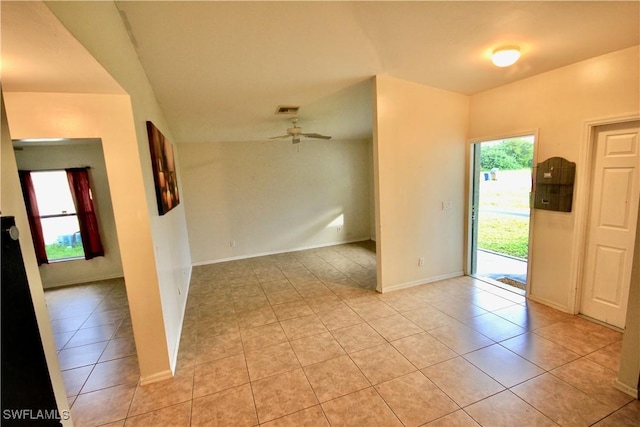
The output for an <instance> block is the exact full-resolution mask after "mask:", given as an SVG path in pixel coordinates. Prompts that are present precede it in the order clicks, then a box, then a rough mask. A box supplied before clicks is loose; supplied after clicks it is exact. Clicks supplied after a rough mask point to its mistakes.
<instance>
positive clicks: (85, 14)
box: [47, 2, 191, 380]
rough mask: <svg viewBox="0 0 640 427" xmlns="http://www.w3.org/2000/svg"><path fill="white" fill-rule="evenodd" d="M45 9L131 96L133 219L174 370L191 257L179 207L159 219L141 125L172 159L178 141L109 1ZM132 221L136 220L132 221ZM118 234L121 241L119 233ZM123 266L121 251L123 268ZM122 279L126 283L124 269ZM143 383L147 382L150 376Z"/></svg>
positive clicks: (51, 5) (59, 4)
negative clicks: (139, 193)
mask: <svg viewBox="0 0 640 427" xmlns="http://www.w3.org/2000/svg"><path fill="white" fill-rule="evenodd" d="M47 7H49V8H50V9H51V11H52V12H53V13H54V14H55V15H56V16H57V18H58V19H59V20H60V21H61V22H62V24H63V25H64V26H65V27H66V28H67V29H68V30H69V31H70V32H71V33H72V34H73V36H74V37H76V39H78V41H80V43H82V44H83V45H84V46H85V47H86V48H87V50H88V51H89V52H90V53H91V54H92V55H93V56H94V57H95V58H96V60H98V62H99V63H100V64H101V65H102V66H103V67H104V68H105V70H106V71H107V72H109V74H111V75H112V76H113V78H114V79H115V80H116V81H117V82H118V83H119V84H120V86H122V88H123V89H124V90H125V91H126V92H127V93H128V94H129V96H130V99H131V107H132V111H133V118H134V125H135V132H136V141H135V143H134V144H135V148H136V150H137V153H136V158H137V159H138V164H137V167H138V168H139V169H140V171H141V173H142V179H143V182H144V200H145V202H146V211H144V212H142V211H141V212H138V213H137V216H138V217H140V218H144V219H145V221H146V220H148V221H149V224H150V231H151V237H152V248H153V250H154V257H155V263H154V266H153V273H155V275H156V277H157V287H158V289H159V292H160V295H161V302H162V307H161V308H162V312H163V319H164V327H165V329H166V340H167V346H168V348H169V354H170V357H171V368H172V369H173V368H175V359H176V357H177V351H178V342H179V339H180V332H181V327H182V317H183V315H184V308H185V305H186V300H187V294H188V288H189V280H190V275H191V255H190V252H189V242H188V235H187V227H186V220H185V212H184V203H181V204H180V205H178V206H177V207H175V208H174V209H173V210H171V211H170V212H168V213H167V214H165V215H163V216H159V215H158V212H157V207H156V206H157V205H156V201H155V190H154V183H153V171H152V168H151V158H150V154H149V143H148V138H147V131H146V121H147V120H150V121H152V122H153V123H154V124H155V125H156V127H158V129H159V130H160V131H161V132H162V133H163V134H164V136H165V137H167V138H168V139H169V140H170V141H171V142H173V143H174V154H176V156H177V153H176V151H177V150H175V143H176V142H177V141H175V140H174V139H173V137H172V134H171V131H170V129H169V126H168V124H167V122H166V120H165V118H164V115H163V113H162V110H161V109H160V106H159V105H158V102H157V100H156V98H155V95H154V93H153V89H152V88H151V85H150V84H149V81H148V79H147V76H146V73H145V71H144V69H143V68H142V65H141V64H140V61H139V60H138V57H137V54H136V51H135V49H134V47H133V45H132V44H131V41H130V40H129V36H128V34H127V31H126V29H125V28H124V25H123V23H122V20H121V19H120V14H119V12H118V9H117V8H116V6H115V4H114V3H113V2H47ZM103 144H104V140H103ZM105 157H106V147H105ZM176 162H177V164H178V170H177V173H178V183H179V185H181V181H182V179H181V172H180V168H179V158H178V157H177V158H176ZM114 173H116V172H114ZM109 179H110V181H111V179H112V174H111V173H109ZM180 190H181V189H180ZM132 219H133V220H135V218H132ZM118 235H119V237H120V238H121V233H120V232H119V233H118ZM124 262H125V260H124V252H123V264H124ZM153 273H150V274H151V276H153V275H154V274H153ZM125 279H129V278H128V276H127V274H126V271H125ZM143 379H149V380H151V379H152V377H148V378H143Z"/></svg>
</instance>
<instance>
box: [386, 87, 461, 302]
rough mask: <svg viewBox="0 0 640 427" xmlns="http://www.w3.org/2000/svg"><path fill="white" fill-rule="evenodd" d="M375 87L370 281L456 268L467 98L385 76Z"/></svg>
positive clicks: (430, 275) (399, 283) (434, 276)
mask: <svg viewBox="0 0 640 427" xmlns="http://www.w3.org/2000/svg"><path fill="white" fill-rule="evenodd" d="M375 90H376V103H375V112H374V114H375V116H374V117H375V119H374V127H375V131H374V157H375V161H374V163H375V165H376V170H375V176H376V178H375V179H376V181H377V182H376V189H375V191H376V194H377V200H376V217H377V230H376V236H377V247H378V289H379V290H381V291H387V290H391V289H397V288H399V287H405V286H411V285H415V284H419V283H425V282H429V281H434V280H438V279H442V278H446V277H452V276H456V275H461V274H462V272H463V253H464V235H463V234H464V233H463V232H464V217H465V216H464V207H465V198H464V194H465V171H466V166H465V153H466V129H467V117H468V109H469V98H468V97H466V96H462V95H458V94H455V93H452V92H447V91H444V90H440V89H435V88H431V87H427V86H423V85H419V84H416V83H412V82H408V81H404V80H399V79H396V78H393V77H388V76H378V77H376V84H375ZM443 201H451V209H449V210H443V209H442V202H443ZM420 257H422V258H424V266H421V267H420V266H418V258H420Z"/></svg>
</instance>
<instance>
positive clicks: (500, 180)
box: [470, 135, 535, 290]
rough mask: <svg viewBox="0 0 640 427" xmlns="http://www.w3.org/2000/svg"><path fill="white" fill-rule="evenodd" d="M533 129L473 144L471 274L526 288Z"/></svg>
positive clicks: (522, 288)
mask: <svg viewBox="0 0 640 427" xmlns="http://www.w3.org/2000/svg"><path fill="white" fill-rule="evenodd" d="M534 141H535V137H534V135H522V136H517V137H510V138H505V139H496V140H489V141H481V142H476V143H474V144H473V145H472V150H471V156H472V176H473V186H472V200H471V205H470V206H471V239H470V244H471V245H470V246H471V247H470V255H471V256H470V261H471V262H470V274H471V275H472V276H475V277H478V278H483V279H486V280H490V281H494V282H499V283H500V284H503V285H506V286H510V287H515V288H518V289H521V290H524V289H526V285H527V268H528V259H529V236H530V214H531V208H530V202H529V201H530V197H531V183H532V178H531V177H532V167H533V149H534Z"/></svg>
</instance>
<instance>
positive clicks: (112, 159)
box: [2, 93, 171, 381]
mask: <svg viewBox="0 0 640 427" xmlns="http://www.w3.org/2000/svg"><path fill="white" fill-rule="evenodd" d="M4 96H5V101H6V108H7V117H8V120H9V130H10V134H11V137H12V138H13V139H23V138H27V137H30V138H101V139H102V143H103V148H104V159H105V164H106V167H107V174H108V177H109V188H110V190H111V200H112V203H113V211H114V218H115V223H116V230H117V233H118V241H119V243H120V252H121V254H122V268H123V272H124V277H125V283H126V287H127V296H128V299H129V310H130V312H131V320H132V324H133V331H134V336H135V341H136V349H137V352H138V362H139V364H140V373H141V377H142V380H143V381H144V380H147V379H149V378H155V377H156V376H161V377H162V376H164V377H166V376H170V375H171V367H170V359H169V354H170V353H169V352H168V348H167V341H168V337H167V334H166V330H165V322H166V321H167V316H165V315H164V314H163V306H162V304H161V295H160V289H159V287H158V279H157V276H156V268H155V264H156V260H155V257H154V250H153V248H154V246H153V240H152V236H151V230H150V222H149V219H148V208H147V204H146V200H145V198H144V183H143V179H142V173H141V167H140V162H141V159H140V157H139V155H138V147H137V139H136V133H135V127H134V124H133V114H132V111H131V103H130V101H129V97H128V96H126V95H91V94H53V93H5V94H4ZM2 175H3V178H4V177H5V171H4V170H3V171H2ZM15 191H19V192H21V190H20V188H17V189H15ZM20 194H21V193H20ZM23 203H24V202H23ZM32 246H33V245H32ZM163 320H164V321H163Z"/></svg>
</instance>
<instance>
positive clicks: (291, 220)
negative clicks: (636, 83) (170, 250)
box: [178, 140, 371, 264]
mask: <svg viewBox="0 0 640 427" xmlns="http://www.w3.org/2000/svg"><path fill="white" fill-rule="evenodd" d="M370 144H371V143H370V141H366V140H363V141H337V140H331V141H315V140H303V141H302V142H301V143H300V144H299V145H294V144H292V143H291V141H289V140H282V141H260V142H237V143H200V144H179V145H178V151H179V158H180V169H181V171H182V181H183V186H182V188H183V193H182V194H183V198H184V201H185V209H186V217H187V227H188V230H189V242H190V245H191V254H192V258H193V262H194V263H196V264H205V263H210V262H217V261H222V260H228V259H235V258H244V257H250V256H256V255H261V254H267V253H277V252H286V251H293V250H299V249H304V248H311V247H318V246H324V245H331V244H337V243H342V242H347V241H356V240H364V239H369V237H370V226H369V225H370V216H369V212H370V208H369V203H370V187H371V178H370V175H369V171H370V164H369V162H370V157H369V155H368V153H369V147H370ZM232 242H233V243H232ZM234 244H235V246H234Z"/></svg>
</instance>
